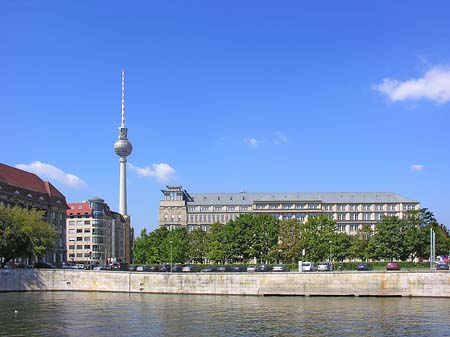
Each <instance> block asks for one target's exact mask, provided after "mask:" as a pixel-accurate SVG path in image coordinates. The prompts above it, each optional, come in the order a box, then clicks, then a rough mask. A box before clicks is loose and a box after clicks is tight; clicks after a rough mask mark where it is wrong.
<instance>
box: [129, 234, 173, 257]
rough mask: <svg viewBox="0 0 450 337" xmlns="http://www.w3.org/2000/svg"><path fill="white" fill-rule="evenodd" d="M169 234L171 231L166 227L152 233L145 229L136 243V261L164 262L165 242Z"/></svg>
mask: <svg viewBox="0 0 450 337" xmlns="http://www.w3.org/2000/svg"><path fill="white" fill-rule="evenodd" d="M168 235H169V231H168V230H167V228H165V227H161V228H157V229H155V230H154V231H152V232H150V233H147V231H146V230H145V229H143V230H142V231H141V234H140V236H139V237H138V238H137V239H136V240H135V243H134V248H133V256H134V261H135V262H136V263H145V264H147V263H158V264H159V263H162V262H164V252H163V242H164V241H165V239H166V238H167V236H168Z"/></svg>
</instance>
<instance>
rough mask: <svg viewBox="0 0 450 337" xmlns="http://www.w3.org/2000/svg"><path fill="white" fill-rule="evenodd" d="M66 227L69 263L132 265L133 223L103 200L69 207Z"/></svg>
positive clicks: (95, 199)
mask: <svg viewBox="0 0 450 337" xmlns="http://www.w3.org/2000/svg"><path fill="white" fill-rule="evenodd" d="M66 227H67V238H66V242H67V252H68V257H69V258H68V262H74V263H84V264H91V263H93V264H107V263H113V262H128V263H129V262H131V245H130V235H131V234H130V222H129V221H128V219H126V218H125V217H123V216H122V215H121V214H120V213H117V212H114V211H111V209H110V208H109V206H108V204H107V203H106V202H105V201H104V200H103V199H101V198H98V197H95V198H92V199H89V200H88V201H84V202H78V203H69V209H68V210H67V226H66Z"/></svg>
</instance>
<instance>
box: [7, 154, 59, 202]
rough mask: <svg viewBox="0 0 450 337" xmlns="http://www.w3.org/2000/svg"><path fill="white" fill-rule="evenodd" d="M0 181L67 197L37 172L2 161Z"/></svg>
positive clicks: (55, 195) (54, 195) (51, 195)
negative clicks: (21, 168)
mask: <svg viewBox="0 0 450 337" xmlns="http://www.w3.org/2000/svg"><path fill="white" fill-rule="evenodd" d="M0 181H3V182H5V183H7V184H8V185H11V186H15V187H20V188H23V189H26V190H30V191H35V192H39V193H43V194H48V195H49V196H50V197H57V198H62V199H65V198H66V197H65V196H64V195H63V194H62V193H61V192H60V191H58V190H57V189H56V187H55V186H53V185H52V184H51V183H49V182H48V181H44V180H42V179H41V178H39V177H38V176H37V175H36V174H34V173H31V172H27V171H23V170H20V169H18V168H15V167H12V166H8V165H5V164H2V163H0Z"/></svg>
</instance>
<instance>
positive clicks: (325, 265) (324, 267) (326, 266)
mask: <svg viewBox="0 0 450 337" xmlns="http://www.w3.org/2000/svg"><path fill="white" fill-rule="evenodd" d="M333 269H334V268H333V265H332V264H331V263H329V262H320V263H319V264H318V265H317V271H332V270H333Z"/></svg>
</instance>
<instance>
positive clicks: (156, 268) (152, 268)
mask: <svg viewBox="0 0 450 337" xmlns="http://www.w3.org/2000/svg"><path fill="white" fill-rule="evenodd" d="M148 271H150V272H153V273H154V272H158V271H160V269H159V266H150V267H149V268H148Z"/></svg>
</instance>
